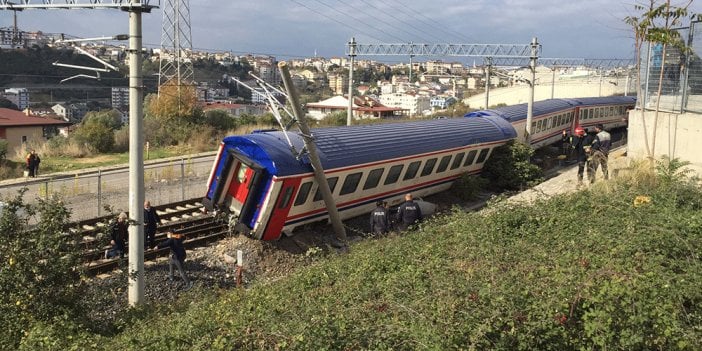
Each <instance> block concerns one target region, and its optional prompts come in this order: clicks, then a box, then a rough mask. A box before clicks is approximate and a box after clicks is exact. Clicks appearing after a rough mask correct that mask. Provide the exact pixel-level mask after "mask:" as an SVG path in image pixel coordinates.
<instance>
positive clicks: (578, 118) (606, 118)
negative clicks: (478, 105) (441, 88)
mask: <svg viewBox="0 0 702 351" xmlns="http://www.w3.org/2000/svg"><path fill="white" fill-rule="evenodd" d="M635 104H636V98H635V97H631V96H608V97H591V98H577V99H550V100H543V101H536V102H534V106H533V108H532V120H531V145H532V147H534V148H539V147H542V146H545V145H550V144H553V143H555V142H557V141H559V140H560V139H561V133H562V132H563V130H567V131H569V132H571V133H572V132H573V129H575V127H576V126H581V127H583V128H588V127H594V126H595V125H597V124H600V123H601V124H603V125H604V126H605V129H612V128H618V127H623V126H626V125H627V116H628V111H629V110H631V109H633V108H634V105H635ZM482 116H498V117H502V118H504V119H506V120H507V121H509V122H510V123H511V124H512V125H513V126H514V129H515V130H516V131H517V134H518V139H519V140H524V133H525V131H526V116H527V104H518V105H514V106H506V107H498V108H495V109H490V110H482V111H474V112H470V113H468V114H466V115H465V117H482Z"/></svg>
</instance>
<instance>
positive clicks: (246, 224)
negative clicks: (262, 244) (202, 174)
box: [205, 149, 267, 234]
mask: <svg viewBox="0 0 702 351" xmlns="http://www.w3.org/2000/svg"><path fill="white" fill-rule="evenodd" d="M223 157H224V158H225V159H224V161H223V163H222V167H221V168H220V172H219V174H218V175H216V183H215V184H216V185H215V188H214V191H213V192H212V193H211V194H208V196H207V197H206V199H205V202H206V204H205V205H206V206H207V207H209V208H217V209H220V210H224V211H226V212H228V213H230V214H231V215H234V216H235V218H236V224H235V226H234V228H233V229H234V230H235V231H237V232H241V233H244V234H250V233H251V232H252V230H253V229H254V226H255V223H256V216H257V214H258V212H259V210H260V208H259V206H258V204H259V200H260V198H261V197H262V194H263V193H264V192H265V190H266V189H264V188H265V187H266V184H267V182H265V181H264V179H265V178H266V177H267V172H266V169H265V168H264V167H262V166H261V165H259V164H258V163H257V162H255V161H254V160H251V159H250V158H248V157H246V156H245V155H243V154H241V153H239V152H238V151H236V150H234V149H230V150H226V151H225V152H224V156H223Z"/></svg>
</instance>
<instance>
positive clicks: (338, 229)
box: [278, 38, 353, 244]
mask: <svg viewBox="0 0 702 351" xmlns="http://www.w3.org/2000/svg"><path fill="white" fill-rule="evenodd" d="M351 40H352V41H353V38H352V39H351ZM278 69H279V70H280V75H281V77H282V78H283V84H284V85H285V90H286V91H287V93H288V99H290V105H292V108H293V113H294V114H295V119H297V122H298V125H299V126H300V133H301V134H302V139H303V140H304V142H305V148H306V149H307V152H309V156H310V163H311V164H312V170H314V178H315V180H316V181H317V185H318V186H319V191H320V193H321V194H322V198H323V199H324V204H325V205H326V206H327V211H328V212H329V220H330V221H331V224H332V227H334V232H335V233H336V237H337V239H339V240H341V241H343V242H344V244H345V243H346V230H345V229H344V225H343V224H342V223H341V217H339V211H338V210H337V208H336V203H334V197H333V196H332V193H331V190H330V189H329V183H327V178H326V176H325V175H324V168H322V163H321V162H320V161H319V155H317V146H316V145H315V143H314V137H313V136H312V133H310V128H309V127H308V126H307V120H306V119H305V114H304V113H303V112H302V110H301V108H300V103H299V100H298V97H297V91H295V86H294V85H293V83H292V78H290V69H289V68H288V64H287V63H286V62H285V61H281V62H278Z"/></svg>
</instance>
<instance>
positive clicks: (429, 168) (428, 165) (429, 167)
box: [419, 158, 436, 177]
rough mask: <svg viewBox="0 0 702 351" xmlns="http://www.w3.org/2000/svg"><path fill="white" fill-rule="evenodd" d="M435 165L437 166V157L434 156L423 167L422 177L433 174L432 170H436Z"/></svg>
mask: <svg viewBox="0 0 702 351" xmlns="http://www.w3.org/2000/svg"><path fill="white" fill-rule="evenodd" d="M434 166H436V159H435V158H432V159H431V160H427V163H425V164H424V168H422V173H421V174H420V175H419V176H420V177H424V176H428V175H430V174H431V172H433V171H434Z"/></svg>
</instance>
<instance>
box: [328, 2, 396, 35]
mask: <svg viewBox="0 0 702 351" xmlns="http://www.w3.org/2000/svg"><path fill="white" fill-rule="evenodd" d="M314 1H316V2H318V3H320V4H322V5H323V6H325V7H327V8H329V9H330V10H332V11H334V12H336V13H338V14H340V15H342V16H345V17H351V18H352V19H354V20H355V21H356V22H358V23H361V24H363V25H365V26H366V27H368V28H371V29H374V30H376V31H377V32H380V33H384V34H385V35H387V36H389V37H391V38H393V39H395V40H399V41H403V40H404V39H402V38H400V37H398V36H396V35H393V34H390V33H385V31H383V30H382V28H378V27H376V26H374V25H372V24H370V23H368V22H366V21H364V20H362V19H360V18H358V17H356V16H354V15H351V14H349V13H343V12H341V11H339V10H338V9H336V8H334V7H333V6H331V5H329V4H325V3H324V2H323V1H321V0H314ZM327 17H328V16H327ZM352 29H354V30H358V26H356V27H352ZM376 40H377V39H376Z"/></svg>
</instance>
